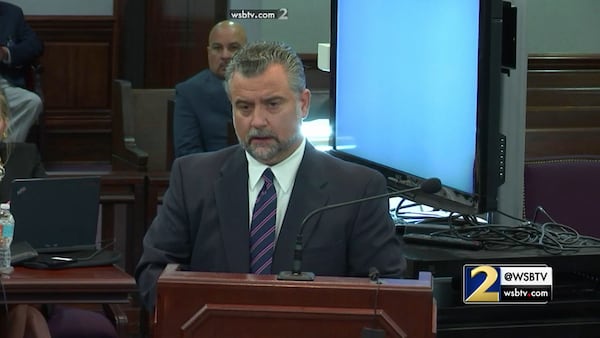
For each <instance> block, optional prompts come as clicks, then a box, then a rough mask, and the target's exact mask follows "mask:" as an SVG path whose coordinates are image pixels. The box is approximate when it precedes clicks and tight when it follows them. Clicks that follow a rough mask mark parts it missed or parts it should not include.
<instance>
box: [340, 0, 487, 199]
mask: <svg viewBox="0 0 600 338" xmlns="http://www.w3.org/2000/svg"><path fill="white" fill-rule="evenodd" d="M337 6H338V13H337V41H336V50H335V53H336V70H335V71H336V81H335V82H336V83H335V86H336V89H335V90H336V92H335V116H336V117H335V125H334V128H335V148H336V150H338V151H341V152H345V153H348V154H350V155H354V156H357V157H360V158H363V159H367V160H369V161H372V162H375V163H378V164H382V165H384V166H387V167H389V168H392V169H395V170H399V171H402V172H405V173H408V174H410V175H414V176H417V177H421V178H428V177H439V178H440V179H441V181H442V182H443V184H444V185H446V186H449V187H452V188H454V189H457V190H460V191H464V192H467V193H473V192H474V191H473V190H474V176H475V175H474V168H475V157H476V136H477V88H478V87H477V79H478V49H479V46H478V43H479V0H436V1H433V0H387V1H385V0H373V1H368V2H364V1H358V0H350V1H338V4H337Z"/></svg>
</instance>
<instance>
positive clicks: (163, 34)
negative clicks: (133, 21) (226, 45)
mask: <svg viewBox="0 0 600 338" xmlns="http://www.w3.org/2000/svg"><path fill="white" fill-rule="evenodd" d="M226 15H227V2H226V1H220V0H158V1H148V2H146V19H147V21H146V34H145V38H146V55H145V72H144V74H145V82H144V87H145V88H171V87H174V86H175V84H177V83H178V82H181V81H183V80H185V79H186V78H188V77H190V76H192V75H194V74H196V73H197V72H199V71H200V70H202V69H204V68H206V67H208V61H207V57H208V56H207V50H206V47H207V46H208V33H209V32H210V29H211V28H212V26H213V25H214V24H215V23H217V22H218V21H220V20H224V19H225V18H226Z"/></svg>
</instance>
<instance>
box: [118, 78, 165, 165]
mask: <svg viewBox="0 0 600 338" xmlns="http://www.w3.org/2000/svg"><path fill="white" fill-rule="evenodd" d="M174 96H175V89H174V88H156V89H145V88H144V89H137V88H132V87H131V82H129V81H127V80H121V79H117V80H115V81H114V82H113V109H112V110H113V117H112V123H113V126H112V132H113V136H112V166H113V170H131V169H133V170H137V171H168V170H170V168H171V162H172V160H173V155H172V147H173V141H172V134H171V129H172V122H171V121H172V118H170V117H169V116H170V115H169V105H168V101H169V100H172V98H173V97H174Z"/></svg>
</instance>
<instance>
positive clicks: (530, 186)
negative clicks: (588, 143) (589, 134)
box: [523, 155, 600, 237]
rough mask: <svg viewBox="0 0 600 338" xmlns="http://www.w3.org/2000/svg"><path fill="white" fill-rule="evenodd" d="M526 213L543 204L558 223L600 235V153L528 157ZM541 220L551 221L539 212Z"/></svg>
mask: <svg viewBox="0 0 600 338" xmlns="http://www.w3.org/2000/svg"><path fill="white" fill-rule="evenodd" d="M524 175H525V177H524V183H525V186H524V209H523V212H524V214H525V215H524V216H525V218H526V219H528V220H533V216H534V213H535V211H536V208H537V207H538V206H539V207H542V208H543V209H544V210H545V211H546V212H547V213H548V215H550V217H552V218H553V219H554V220H555V221H557V222H558V223H561V224H564V225H567V226H570V227H572V228H574V229H575V230H577V231H578V232H579V233H580V234H582V235H587V236H594V237H600V222H599V221H598V219H597V218H596V215H595V211H596V208H598V207H600V156H596V155H593V156H592V155H590V156H583V155H582V156H560V157H544V158H538V159H528V160H526V161H525V171H524ZM537 217H538V220H537V221H538V222H546V221H549V220H548V219H547V218H546V217H545V216H544V215H543V214H540V212H538V216H537Z"/></svg>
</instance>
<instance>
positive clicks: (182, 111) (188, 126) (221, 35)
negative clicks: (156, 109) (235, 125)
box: [173, 20, 246, 157]
mask: <svg viewBox="0 0 600 338" xmlns="http://www.w3.org/2000/svg"><path fill="white" fill-rule="evenodd" d="M245 44H246V31H245V30H244V28H243V27H242V26H241V25H240V24H238V23H235V22H233V21H228V20H226V21H221V22H219V23H217V24H216V25H215V26H214V27H213V28H212V29H211V31H210V34H209V36H208V47H207V51H208V69H205V70H203V71H201V72H200V73H198V74H196V75H194V76H192V77H191V78H189V79H187V80H185V81H184V82H181V83H179V84H177V86H176V87H175V112H174V116H173V138H174V145H175V157H180V156H183V155H187V154H192V153H200V152H206V151H214V150H218V149H221V148H224V147H226V146H228V145H229V142H228V132H227V131H228V125H229V124H230V123H231V104H230V103H229V99H228V98H227V94H226V93H225V89H224V87H223V79H224V76H225V68H226V67H227V64H228V63H229V61H230V60H231V57H232V55H233V53H235V52H236V51H237V50H238V49H240V48H241V47H242V46H243V45H245Z"/></svg>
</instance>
